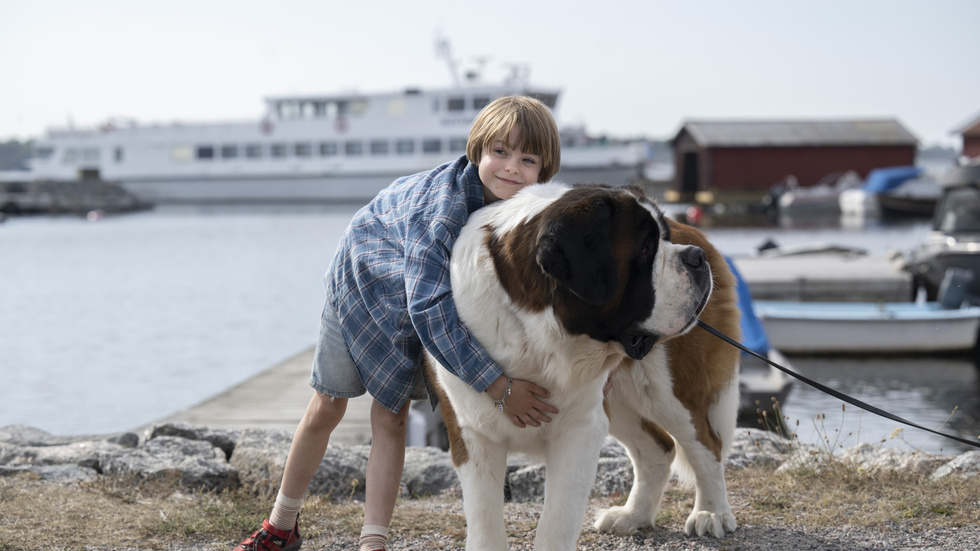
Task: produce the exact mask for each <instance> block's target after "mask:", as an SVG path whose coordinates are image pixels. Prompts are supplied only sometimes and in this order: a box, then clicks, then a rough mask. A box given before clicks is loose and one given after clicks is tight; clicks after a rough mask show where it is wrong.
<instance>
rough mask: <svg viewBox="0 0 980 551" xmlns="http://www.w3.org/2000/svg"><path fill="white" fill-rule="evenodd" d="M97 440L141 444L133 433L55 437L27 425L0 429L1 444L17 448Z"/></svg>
mask: <svg viewBox="0 0 980 551" xmlns="http://www.w3.org/2000/svg"><path fill="white" fill-rule="evenodd" d="M134 439H135V440H134ZM96 440H107V441H109V442H113V443H116V444H120V445H123V446H125V447H129V448H132V447H135V446H136V445H137V444H138V443H139V437H138V436H136V435H135V434H133V433H131V432H121V433H116V434H109V435H101V436H92V435H81V436H55V435H52V434H51V433H49V432H47V431H43V430H41V429H39V428H36V427H30V426H27V425H7V426H5V427H0V443H7V444H13V445H15V446H35V447H41V446H60V445H64V444H72V443H75V442H92V441H96Z"/></svg>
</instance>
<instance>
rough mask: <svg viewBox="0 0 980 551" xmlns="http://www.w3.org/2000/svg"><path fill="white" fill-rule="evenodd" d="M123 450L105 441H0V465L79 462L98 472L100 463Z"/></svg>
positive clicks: (28, 465) (74, 463)
mask: <svg viewBox="0 0 980 551" xmlns="http://www.w3.org/2000/svg"><path fill="white" fill-rule="evenodd" d="M35 442H36V441H35ZM126 449H127V448H124V447H122V446H120V445H119V444H113V443H111V442H108V441H106V440H95V441H90V442H75V443H72V444H60V445H49V446H36V445H28V446H17V445H12V444H8V443H0V465H6V466H11V467H33V466H46V465H80V466H82V467H87V468H90V469H94V470H95V471H97V472H99V473H101V472H102V463H103V462H104V461H105V460H106V459H107V458H109V457H111V456H113V455H116V454H119V453H123V452H124V451H126Z"/></svg>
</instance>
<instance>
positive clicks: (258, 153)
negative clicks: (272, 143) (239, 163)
mask: <svg viewBox="0 0 980 551" xmlns="http://www.w3.org/2000/svg"><path fill="white" fill-rule="evenodd" d="M245 156H246V157H247V158H249V159H261V158H262V144H257V143H250V144H247V145H246V146H245Z"/></svg>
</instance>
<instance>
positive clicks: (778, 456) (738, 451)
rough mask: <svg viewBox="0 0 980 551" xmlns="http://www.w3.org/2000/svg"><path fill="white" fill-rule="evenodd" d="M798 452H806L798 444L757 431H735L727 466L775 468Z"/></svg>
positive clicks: (806, 448) (805, 448) (804, 448)
mask: <svg viewBox="0 0 980 551" xmlns="http://www.w3.org/2000/svg"><path fill="white" fill-rule="evenodd" d="M799 450H804V451H808V447H801V446H800V444H799V443H797V442H793V441H792V440H789V439H786V438H783V437H782V436H780V435H778V434H775V433H772V432H769V431H764V430H758V429H745V428H739V429H735V436H734V438H733V439H732V449H731V450H730V451H729V454H728V460H727V465H728V466H729V467H732V468H736V469H744V468H748V467H763V466H773V467H775V466H777V465H780V464H781V463H783V462H784V461H786V460H787V459H788V458H789V457H790V456H791V455H793V454H794V453H796V452H797V451H799Z"/></svg>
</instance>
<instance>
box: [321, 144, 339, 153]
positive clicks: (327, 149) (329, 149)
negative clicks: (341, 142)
mask: <svg viewBox="0 0 980 551" xmlns="http://www.w3.org/2000/svg"><path fill="white" fill-rule="evenodd" d="M336 154H337V142H320V156H321V157H333V156H334V155H336Z"/></svg>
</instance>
